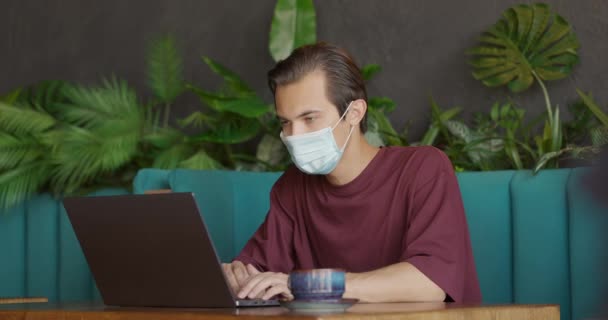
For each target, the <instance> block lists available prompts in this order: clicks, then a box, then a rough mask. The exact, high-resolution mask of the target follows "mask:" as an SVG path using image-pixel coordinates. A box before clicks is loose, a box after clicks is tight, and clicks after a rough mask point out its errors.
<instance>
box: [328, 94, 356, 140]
mask: <svg viewBox="0 0 608 320" xmlns="http://www.w3.org/2000/svg"><path fill="white" fill-rule="evenodd" d="M352 104H353V101H351V102H350V103H349V104H348V107H346V110H344V113H343V114H342V116H341V117H340V119H338V122H337V123H336V124H335V125H334V126H333V127H332V128H331V131H334V129H335V128H336V127H337V126H338V124H339V123H340V121H342V119H344V116H346V113H347V112H348V110H349V109H350V106H351V105H352ZM354 129H355V127H354V126H350V131H349V132H348V137H346V141H345V142H344V145H343V146H342V148H340V152H344V150H345V149H346V145H347V144H348V140H350V136H351V135H352V134H353V130H354Z"/></svg>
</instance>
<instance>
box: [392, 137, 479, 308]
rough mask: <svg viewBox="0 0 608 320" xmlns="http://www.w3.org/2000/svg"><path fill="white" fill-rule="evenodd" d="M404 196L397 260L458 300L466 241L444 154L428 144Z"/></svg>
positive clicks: (451, 173) (453, 178) (466, 256)
mask: <svg viewBox="0 0 608 320" xmlns="http://www.w3.org/2000/svg"><path fill="white" fill-rule="evenodd" d="M427 150H429V152H425V155H424V157H423V158H424V160H423V161H421V162H420V166H419V168H418V170H417V174H416V176H415V180H414V181H413V184H412V188H410V189H409V190H410V191H409V192H408V194H407V198H408V201H409V203H410V204H411V205H409V206H408V212H407V218H408V228H407V231H406V233H405V236H404V237H405V238H404V244H403V246H402V247H403V248H404V249H403V252H402V255H401V261H406V262H409V263H411V264H412V265H414V266H415V267H416V268H417V269H418V270H420V271H421V272H422V273H424V274H425V275H426V276H427V277H428V278H430V279H431V280H432V281H433V282H434V283H435V284H437V285H438V286H439V287H440V288H442V289H443V290H444V292H446V294H447V298H446V301H455V302H462V299H463V296H464V291H465V288H466V283H465V281H467V279H466V274H467V272H466V271H467V270H466V269H467V263H469V261H468V260H469V259H470V256H469V251H468V248H470V242H469V240H468V239H469V238H468V237H469V235H468V228H467V225H466V219H465V214H464V207H463V204H462V197H461V194H460V189H459V187H458V181H457V179H456V176H455V174H454V170H453V169H452V165H451V163H450V160H449V159H448V158H447V156H446V155H445V154H444V153H443V152H441V151H439V150H438V149H434V148H433V149H427Z"/></svg>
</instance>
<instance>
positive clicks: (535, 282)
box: [511, 169, 570, 319]
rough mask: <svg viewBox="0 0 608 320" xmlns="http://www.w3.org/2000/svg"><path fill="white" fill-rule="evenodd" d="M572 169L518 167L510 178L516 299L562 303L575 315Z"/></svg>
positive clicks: (563, 311)
mask: <svg viewBox="0 0 608 320" xmlns="http://www.w3.org/2000/svg"><path fill="white" fill-rule="evenodd" d="M569 175H570V170H569V169H559V170H543V171H541V172H539V173H538V174H537V175H533V174H532V172H531V171H523V170H522V171H518V172H517V173H516V174H515V175H514V176H513V180H512V181H511V198H512V217H513V292H514V297H513V298H514V301H513V302H515V303H551V304H559V305H560V312H561V317H562V319H568V318H569V317H570V281H569V279H570V267H569V256H568V247H569V245H568V206H567V201H566V199H567V195H566V184H567V182H568V178H569Z"/></svg>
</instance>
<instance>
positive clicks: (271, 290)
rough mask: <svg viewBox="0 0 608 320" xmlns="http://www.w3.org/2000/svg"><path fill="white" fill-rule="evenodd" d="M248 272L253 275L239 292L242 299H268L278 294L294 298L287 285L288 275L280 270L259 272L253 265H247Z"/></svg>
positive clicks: (290, 298) (286, 297)
mask: <svg viewBox="0 0 608 320" xmlns="http://www.w3.org/2000/svg"><path fill="white" fill-rule="evenodd" d="M247 272H248V273H249V274H250V275H251V276H250V278H249V279H248V280H247V284H245V286H243V287H242V288H241V291H240V292H239V294H238V297H239V298H240V299H245V298H249V299H256V298H260V297H261V298H262V299H264V300H268V299H270V298H272V297H274V296H276V295H281V296H282V297H283V298H285V299H288V300H292V299H293V295H292V294H291V291H289V288H288V287H287V279H288V276H287V275H286V274H284V273H280V272H264V273H261V272H259V271H258V270H257V269H256V268H254V267H253V266H252V265H248V266H247Z"/></svg>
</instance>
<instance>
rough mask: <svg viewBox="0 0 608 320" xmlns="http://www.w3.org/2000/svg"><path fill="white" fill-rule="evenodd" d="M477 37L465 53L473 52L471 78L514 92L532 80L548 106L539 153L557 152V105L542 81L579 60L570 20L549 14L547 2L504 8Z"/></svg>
mask: <svg viewBox="0 0 608 320" xmlns="http://www.w3.org/2000/svg"><path fill="white" fill-rule="evenodd" d="M479 41H480V45H479V46H477V47H475V48H472V49H470V50H469V51H468V53H469V54H471V55H473V56H474V58H473V59H471V61H470V63H471V65H472V66H473V77H475V79H478V80H480V81H481V82H482V83H483V84H485V85H486V86H489V87H497V86H503V85H506V86H507V87H508V88H509V89H510V90H511V91H513V92H521V91H524V90H526V89H528V88H529V87H530V86H531V85H532V83H533V82H534V81H536V82H537V83H538V84H539V86H540V87H541V89H542V91H543V95H544V97H545V105H546V109H547V121H546V122H545V126H544V128H543V131H542V135H540V136H537V137H535V142H536V144H537V148H538V152H539V153H540V154H541V155H544V154H547V153H550V152H557V151H559V150H560V149H561V147H562V143H563V136H562V127H561V120H560V113H559V108H558V107H557V106H556V107H555V109H553V107H552V105H551V101H550V98H549V94H548V91H547V88H546V86H545V84H544V81H551V80H558V79H562V78H565V77H567V76H568V75H569V74H570V73H571V71H572V69H573V67H574V65H576V64H577V63H578V60H579V59H578V54H577V49H578V48H579V43H578V40H577V38H576V36H575V35H574V33H573V32H572V28H571V26H570V24H569V23H568V22H567V21H566V20H565V19H564V18H563V17H561V16H560V15H558V14H553V13H551V11H550V8H549V6H548V5H547V4H543V3H537V4H533V5H528V4H521V5H517V6H514V7H512V8H509V9H508V10H506V11H505V12H504V13H503V18H502V19H500V20H499V21H498V22H497V23H496V24H495V25H494V26H492V27H491V28H490V29H488V30H487V31H486V32H484V33H483V34H482V35H481V37H480V38H479ZM541 157H542V156H541ZM550 165H551V166H553V167H554V166H556V163H555V162H553V163H551V164H550Z"/></svg>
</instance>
